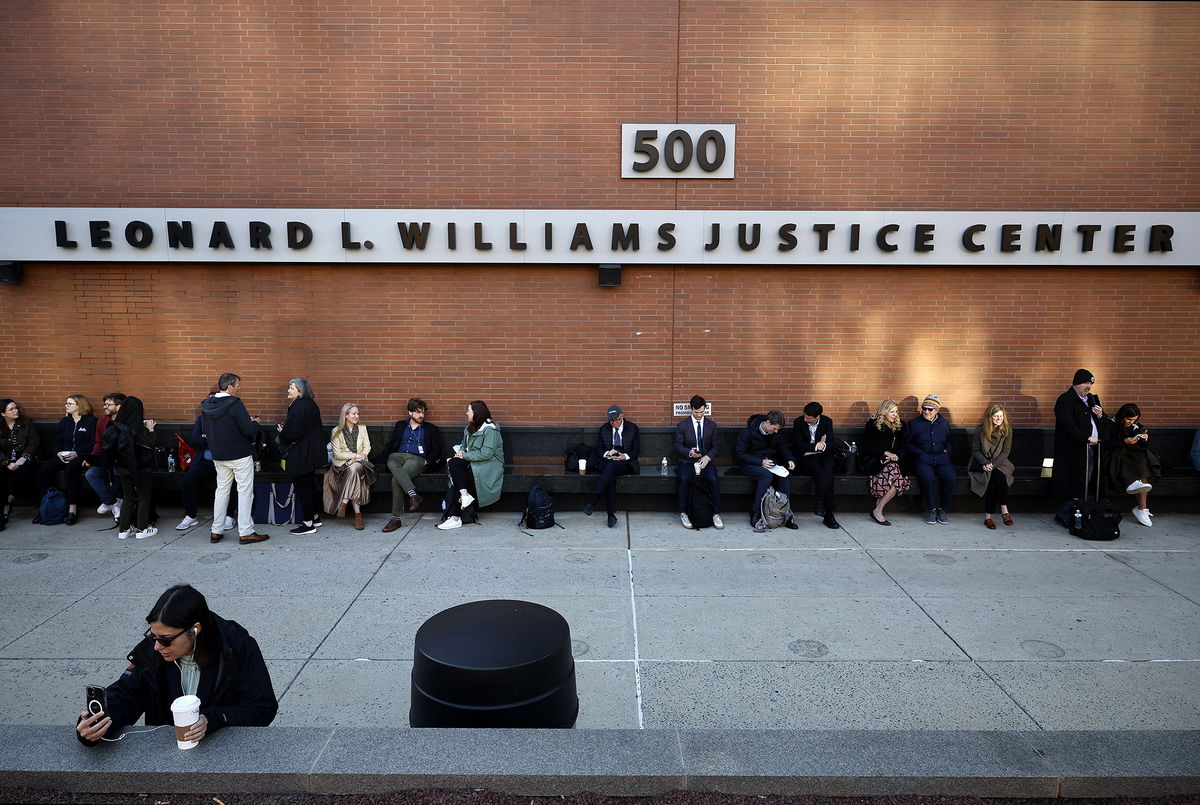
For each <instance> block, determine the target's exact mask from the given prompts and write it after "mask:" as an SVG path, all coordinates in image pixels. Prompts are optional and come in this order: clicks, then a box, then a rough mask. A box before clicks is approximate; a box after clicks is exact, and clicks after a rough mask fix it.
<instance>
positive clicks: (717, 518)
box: [713, 514, 725, 531]
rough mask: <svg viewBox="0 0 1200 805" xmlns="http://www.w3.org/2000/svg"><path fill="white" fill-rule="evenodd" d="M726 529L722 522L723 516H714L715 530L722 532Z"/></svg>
mask: <svg viewBox="0 0 1200 805" xmlns="http://www.w3.org/2000/svg"><path fill="white" fill-rule="evenodd" d="M724 527H725V524H724V523H723V522H721V515H719V514H714V515H713V528H715V529H717V530H718V531H720V530H721V529H722V528H724Z"/></svg>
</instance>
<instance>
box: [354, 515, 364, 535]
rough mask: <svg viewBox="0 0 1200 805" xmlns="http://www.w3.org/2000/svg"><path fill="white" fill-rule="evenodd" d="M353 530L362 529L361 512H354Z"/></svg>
mask: <svg viewBox="0 0 1200 805" xmlns="http://www.w3.org/2000/svg"><path fill="white" fill-rule="evenodd" d="M354 530H355V531H362V530H363V521H362V512H355V513H354Z"/></svg>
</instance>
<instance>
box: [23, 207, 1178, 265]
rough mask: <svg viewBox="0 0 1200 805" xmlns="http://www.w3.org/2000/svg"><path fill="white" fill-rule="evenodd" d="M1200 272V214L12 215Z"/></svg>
mask: <svg viewBox="0 0 1200 805" xmlns="http://www.w3.org/2000/svg"><path fill="white" fill-rule="evenodd" d="M2 260H23V261H54V262H109V263H115V262H149V263H163V262H167V263H171V262H178V263H467V264H473V265H477V264H504V265H512V264H589V265H596V264H599V263H616V264H625V265H656V264H657V265H778V266H789V265H805V266H811V265H890V266H923V265H948V266H1032V265H1037V266H1060V265H1061V266H1194V265H1197V264H1200V213H1197V212H1128V213H1126V212H1067V213H1064V212H956V211H955V212H905V211H900V212H883V211H878V210H871V211H865V212H846V211H838V212H822V211H819V210H817V211H813V210H809V211H780V210H770V211H736V212H727V211H703V210H317V209H141V208H132V207H109V208H90V207H67V208H53V207H0V261H2Z"/></svg>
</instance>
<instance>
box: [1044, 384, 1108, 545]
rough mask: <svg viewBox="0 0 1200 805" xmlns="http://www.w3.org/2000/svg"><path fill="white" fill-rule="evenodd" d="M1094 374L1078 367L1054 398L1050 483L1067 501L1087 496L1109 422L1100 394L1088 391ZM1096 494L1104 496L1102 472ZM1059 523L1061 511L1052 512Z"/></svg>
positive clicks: (1062, 521) (1062, 520)
mask: <svg viewBox="0 0 1200 805" xmlns="http://www.w3.org/2000/svg"><path fill="white" fill-rule="evenodd" d="M1095 382H1096V378H1095V376H1094V375H1093V374H1092V373H1091V372H1089V371H1088V370H1087V369H1079V370H1078V371H1076V372H1075V375H1074V377H1072V378H1071V387H1070V388H1069V389H1067V390H1066V391H1064V392H1063V393H1062V394H1060V395H1059V397H1058V399H1057V400H1055V402H1054V474H1053V475H1052V476H1051V486H1052V488H1053V490H1054V496H1055V498H1056V499H1058V500H1060V501H1066V502H1069V501H1071V500H1073V499H1075V498H1080V499H1082V498H1084V497H1087V496H1088V491H1087V490H1090V489H1093V484H1094V480H1095V479H1096V475H1097V473H1100V468H1099V466H1098V460H1099V455H1100V443H1101V442H1102V441H1103V440H1104V438H1105V436H1107V435H1108V427H1109V425H1110V424H1111V423H1110V422H1109V420H1107V419H1105V417H1104V408H1103V406H1101V404H1100V397H1099V396H1097V395H1095V394H1092V386H1093V385H1094V384H1095ZM1100 475H1101V477H1100V478H1099V482H1100V494H1099V495H1098V497H1100V498H1103V497H1104V479H1103V477H1102V476H1103V473H1100ZM1055 520H1056V521H1057V522H1058V523H1059V525H1062V526H1066V525H1067V523H1066V521H1065V520H1064V519H1063V517H1062V511H1061V510H1060V512H1059V514H1058V515H1056V517H1055Z"/></svg>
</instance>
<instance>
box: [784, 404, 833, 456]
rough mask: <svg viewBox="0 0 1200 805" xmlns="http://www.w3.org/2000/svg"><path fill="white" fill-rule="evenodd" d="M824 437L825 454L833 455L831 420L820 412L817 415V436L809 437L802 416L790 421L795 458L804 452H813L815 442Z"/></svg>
mask: <svg viewBox="0 0 1200 805" xmlns="http://www.w3.org/2000/svg"><path fill="white" fill-rule="evenodd" d="M822 437H824V438H825V455H827V456H832V455H833V420H832V419H830V418H829V417H827V416H825V415H824V414H821V415H820V416H818V417H817V438H816V439H810V438H809V430H808V423H807V422H805V421H804V417H802V416H798V417H796V418H795V419H794V420H793V421H792V452H793V453H795V454H796V458H800V457H802V456H803V455H804V454H805V453H812V452H815V451H816V449H817V442H819V441H821V438H822Z"/></svg>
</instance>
